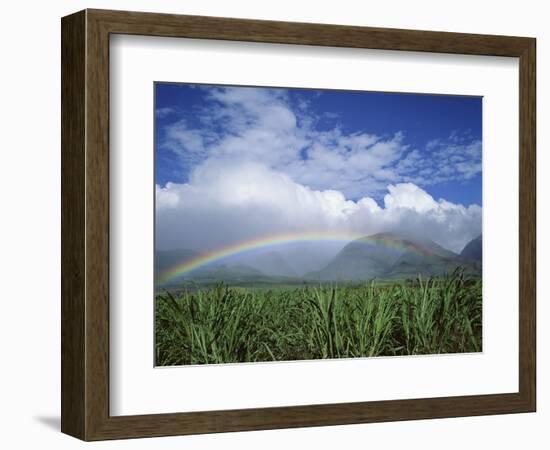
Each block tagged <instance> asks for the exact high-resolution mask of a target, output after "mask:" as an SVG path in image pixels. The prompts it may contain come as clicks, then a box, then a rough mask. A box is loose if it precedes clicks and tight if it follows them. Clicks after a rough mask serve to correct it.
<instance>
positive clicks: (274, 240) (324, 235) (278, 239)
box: [158, 231, 423, 284]
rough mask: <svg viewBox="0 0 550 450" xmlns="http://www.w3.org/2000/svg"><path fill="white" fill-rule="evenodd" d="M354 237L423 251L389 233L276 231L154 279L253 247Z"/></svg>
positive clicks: (165, 278) (164, 278) (173, 275)
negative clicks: (370, 234)
mask: <svg viewBox="0 0 550 450" xmlns="http://www.w3.org/2000/svg"><path fill="white" fill-rule="evenodd" d="M358 239H360V240H362V241H364V242H365V243H369V242H371V243H374V244H376V245H383V246H385V247H390V248H399V249H406V250H409V251H414V252H415V253H423V251H422V249H420V248H418V247H417V246H416V245H414V244H412V243H411V242H409V241H403V240H402V239H400V238H398V237H396V236H394V235H391V234H389V233H388V234H386V233H381V234H377V235H372V236H368V237H365V235H364V233H349V232H329V231H315V232H311V231H310V232H290V233H280V234H271V235H267V236H262V237H257V238H254V239H250V240H246V241H242V242H238V243H235V244H232V245H228V246H226V247H223V248H220V249H216V250H213V251H210V252H207V253H202V254H200V255H199V256H196V257H195V258H191V259H188V260H187V261H185V262H183V263H180V264H177V265H175V266H173V267H171V268H170V269H167V270H165V271H164V272H163V273H161V274H160V275H159V278H158V282H159V283H162V284H165V283H167V282H169V281H171V280H173V279H174V278H177V277H180V276H182V275H185V274H186V273H189V272H191V271H193V270H195V269H198V268H201V267H204V266H206V265H208V264H211V263H213V262H216V261H219V260H222V259H224V258H227V257H229V256H236V255H240V254H243V253H247V252H252V251H254V250H257V249H263V248H269V247H274V246H277V245H286V244H292V243H299V242H308V241H333V242H337V241H341V242H351V241H353V240H358Z"/></svg>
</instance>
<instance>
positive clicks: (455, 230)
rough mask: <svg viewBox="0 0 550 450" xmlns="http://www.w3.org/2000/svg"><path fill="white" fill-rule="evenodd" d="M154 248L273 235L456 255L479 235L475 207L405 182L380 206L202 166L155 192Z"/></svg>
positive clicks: (240, 168)
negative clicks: (417, 241) (394, 236)
mask: <svg viewBox="0 0 550 450" xmlns="http://www.w3.org/2000/svg"><path fill="white" fill-rule="evenodd" d="M156 189H157V193H156V198H157V216H156V220H157V227H156V232H157V236H156V238H157V246H158V248H159V249H163V248H194V249H197V250H206V249H212V248H217V247H219V246H225V245H228V244H231V243H234V242H239V241H242V240H246V239H250V238H253V237H260V236H266V235H269V234H272V233H282V232H300V231H334V232H346V233H354V234H356V233H360V234H364V235H369V234H372V233H377V232H382V231H394V232H399V233H404V234H407V235H418V236H423V237H426V236H427V237H429V238H430V239H432V240H434V241H435V242H437V243H439V244H440V245H443V246H444V247H446V248H449V249H451V250H454V251H460V250H461V249H462V247H463V246H464V245H465V244H466V243H467V242H468V241H469V240H471V239H472V238H474V237H476V236H477V235H479V234H480V233H481V208H480V207H479V206H476V205H472V206H469V207H464V206H462V205H457V204H453V203H450V202H447V201H445V200H438V201H437V200H435V199H434V198H433V197H431V196H430V195H429V194H428V193H426V192H425V191H424V190H422V189H421V188H419V187H418V186H416V185H414V184H412V183H399V184H393V185H389V186H388V193H387V194H386V196H385V197H384V207H380V206H379V205H378V204H377V203H376V202H375V201H374V200H373V199H372V198H369V197H363V198H361V199H360V200H357V201H352V200H349V199H347V198H346V197H345V196H344V194H343V193H342V192H340V191H338V190H315V189H312V188H310V187H307V186H304V185H302V184H300V183H297V182H295V181H293V180H292V179H291V177H290V176H288V175H287V174H284V173H282V172H278V171H276V170H274V169H271V168H270V167H268V166H267V165H265V164H261V163H259V162H248V163H242V164H233V165H228V164H226V162H223V163H221V162H219V161H214V160H209V161H207V162H205V163H204V164H202V165H201V166H200V167H198V168H197V169H196V170H195V171H194V172H193V174H192V177H191V179H190V181H189V183H186V184H174V183H168V184H167V185H166V186H164V187H161V186H157V188H156Z"/></svg>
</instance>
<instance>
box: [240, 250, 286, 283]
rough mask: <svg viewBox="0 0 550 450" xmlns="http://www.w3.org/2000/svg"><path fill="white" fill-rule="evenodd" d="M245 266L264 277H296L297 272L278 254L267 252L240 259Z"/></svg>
mask: <svg viewBox="0 0 550 450" xmlns="http://www.w3.org/2000/svg"><path fill="white" fill-rule="evenodd" d="M240 261H242V263H243V264H245V265H247V266H250V267H253V268H254V269H257V270H259V271H260V272H262V274H264V275H268V276H274V277H296V272H295V271H294V269H293V268H292V267H291V266H290V264H289V263H288V261H287V260H286V259H285V258H283V257H282V256H281V255H280V254H279V253H278V252H273V251H270V252H265V253H259V254H252V255H246V256H245V257H243V258H240Z"/></svg>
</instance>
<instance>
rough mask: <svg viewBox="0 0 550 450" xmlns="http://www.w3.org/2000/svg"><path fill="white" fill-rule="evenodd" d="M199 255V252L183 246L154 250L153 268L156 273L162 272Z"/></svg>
mask: <svg viewBox="0 0 550 450" xmlns="http://www.w3.org/2000/svg"><path fill="white" fill-rule="evenodd" d="M199 255H200V253H198V252H196V251H194V250H189V249H185V248H180V249H174V250H157V251H155V270H156V272H157V273H162V272H164V271H165V270H167V269H170V268H172V267H174V266H177V265H179V264H183V263H184V262H187V261H190V260H192V259H193V258H196V257H197V256H199Z"/></svg>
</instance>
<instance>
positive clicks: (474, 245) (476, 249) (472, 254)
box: [460, 235, 483, 262]
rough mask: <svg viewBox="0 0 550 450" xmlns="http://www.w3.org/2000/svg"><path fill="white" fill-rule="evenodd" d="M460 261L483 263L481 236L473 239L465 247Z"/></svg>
mask: <svg viewBox="0 0 550 450" xmlns="http://www.w3.org/2000/svg"><path fill="white" fill-rule="evenodd" d="M460 259H461V260H463V261H476V262H481V260H482V259H483V242H482V237H481V235H479V236H478V237H476V238H475V239H472V240H471V241H470V242H468V243H467V244H466V245H465V247H464V248H463V249H462V252H460Z"/></svg>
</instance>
